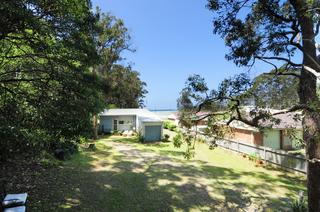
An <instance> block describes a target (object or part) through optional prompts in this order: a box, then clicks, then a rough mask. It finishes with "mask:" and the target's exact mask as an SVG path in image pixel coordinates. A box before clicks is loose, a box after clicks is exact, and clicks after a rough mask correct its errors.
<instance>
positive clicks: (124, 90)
mask: <svg viewBox="0 0 320 212" xmlns="http://www.w3.org/2000/svg"><path fill="white" fill-rule="evenodd" d="M102 79H103V81H104V92H105V98H106V102H108V103H109V104H112V105H116V107H118V108H137V107H141V106H143V105H144V104H143V98H144V97H145V94H147V90H146V89H145V87H146V83H145V82H143V81H141V79H140V74H139V72H137V71H134V70H132V69H131V67H130V66H127V67H124V66H122V65H114V66H112V68H111V70H109V71H108V70H105V73H103V76H102Z"/></svg>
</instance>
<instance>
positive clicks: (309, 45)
mask: <svg viewBox="0 0 320 212" xmlns="http://www.w3.org/2000/svg"><path fill="white" fill-rule="evenodd" d="M207 7H208V8H209V9H210V10H211V11H213V13H214V17H213V27H214V30H213V31H214V33H216V34H219V35H221V37H222V38H224V39H225V43H226V45H227V46H228V47H229V48H230V52H229V53H228V54H227V55H226V59H228V60H231V61H233V62H234V63H235V64H236V65H238V66H249V67H251V66H252V65H254V64H255V63H256V62H257V61H262V62H265V63H267V64H269V65H271V66H272V67H273V69H274V70H275V71H274V73H273V74H274V75H275V76H276V77H279V76H283V75H286V76H292V77H295V78H296V79H297V80H298V81H299V88H298V94H299V103H298V104H296V105H293V106H292V107H290V108H289V109H285V110H282V111H280V112H277V113H271V112H270V111H268V110H257V109H255V110H254V111H252V112H251V113H250V116H248V115H247V114H246V115H244V114H243V112H242V111H241V109H240V108H241V99H239V96H241V97H243V96H245V95H246V94H245V92H246V91H247V90H248V89H249V88H250V87H251V85H252V82H251V81H250V79H249V78H248V77H245V76H244V75H238V76H236V77H235V78H232V79H227V80H225V81H223V82H222V84H221V85H220V87H219V89H218V91H215V92H211V93H210V94H209V95H207V96H206V95H204V98H203V99H202V100H201V103H200V101H198V100H194V103H195V105H196V106H197V107H198V109H200V110H201V108H202V106H203V105H205V104H208V102H212V101H228V106H229V115H230V118H229V121H228V123H231V122H232V121H234V120H239V121H242V122H244V123H246V124H249V125H252V126H259V122H260V121H261V120H264V119H272V117H273V115H276V114H279V113H288V112H292V111H297V110H301V111H302V112H303V115H302V123H303V139H304V142H305V143H306V156H307V159H308V173H307V177H308V185H307V187H308V207H309V211H320V174H319V173H320V162H319V161H320V142H319V140H320V113H319V97H318V96H317V94H316V90H317V77H318V79H319V76H320V64H319V62H318V58H317V55H316V54H317V49H316V43H315V38H316V36H317V35H318V32H319V28H320V18H319V17H320V16H319V15H320V13H319V7H320V2H319V1H305V0H285V1H280V0H276V1H273V0H272V1H271V0H235V1H224V0H209V1H208V5H207ZM299 55H302V59H301V57H300V56H299ZM283 65H284V66H283ZM280 67H282V69H280ZM296 69H300V70H301V71H300V73H296V72H292V71H290V70H296ZM189 85H190V86H192V83H190V84H189ZM200 93H202V94H206V92H202V91H200ZM190 97H191V98H192V96H190ZM215 114H216V113H215V112H212V114H211V116H214V115H215Z"/></svg>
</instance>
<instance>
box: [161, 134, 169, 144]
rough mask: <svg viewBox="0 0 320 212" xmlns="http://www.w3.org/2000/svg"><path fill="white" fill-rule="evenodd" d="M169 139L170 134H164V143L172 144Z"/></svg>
mask: <svg viewBox="0 0 320 212" xmlns="http://www.w3.org/2000/svg"><path fill="white" fill-rule="evenodd" d="M169 138H170V136H169V135H168V134H164V138H163V139H162V142H170V140H169Z"/></svg>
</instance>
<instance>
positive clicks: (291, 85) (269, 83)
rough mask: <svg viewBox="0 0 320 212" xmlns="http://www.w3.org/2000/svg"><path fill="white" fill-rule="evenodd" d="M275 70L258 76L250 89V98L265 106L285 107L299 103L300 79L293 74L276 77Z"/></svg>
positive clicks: (260, 105) (258, 104)
mask: <svg viewBox="0 0 320 212" xmlns="http://www.w3.org/2000/svg"><path fill="white" fill-rule="evenodd" d="M292 71H293V70H292ZM275 72H276V71H275V70H273V71H271V72H270V74H268V75H266V74H262V75H259V76H258V77H256V78H255V79H254V80H253V85H252V87H251V88H250V89H249V91H248V93H250V94H249V98H252V99H253V100H254V101H255V104H256V105H257V106H259V107H263V108H266V107H267V108H274V109H285V108H290V107H291V106H292V105H295V104H298V102H299V96H298V84H299V80H298V79H297V78H296V77H293V76H277V77H275ZM282 72H283V73H285V72H286V71H285V70H283V71H282ZM297 73H298V71H297Z"/></svg>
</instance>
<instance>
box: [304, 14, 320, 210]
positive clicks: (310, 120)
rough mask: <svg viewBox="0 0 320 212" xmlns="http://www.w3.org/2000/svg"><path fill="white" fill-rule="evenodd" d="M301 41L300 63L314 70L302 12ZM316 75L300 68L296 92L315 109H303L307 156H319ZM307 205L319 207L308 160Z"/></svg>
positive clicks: (316, 180)
mask: <svg viewBox="0 0 320 212" xmlns="http://www.w3.org/2000/svg"><path fill="white" fill-rule="evenodd" d="M299 22H300V24H301V32H302V43H303V48H304V54H303V64H304V66H308V67H310V68H312V69H314V70H316V71H318V72H320V69H319V68H318V67H319V66H318V65H317V64H316V63H315V62H314V61H317V57H316V48H315V41H314V32H313V21H312V20H311V18H310V17H308V16H307V15H306V14H303V15H302V17H300V19H299ZM316 83H317V80H316V77H315V76H314V75H313V74H311V73H310V72H308V71H307V70H302V73H301V79H300V86H299V89H300V90H299V96H300V102H301V103H303V104H306V105H308V106H310V107H311V108H313V109H314V110H315V111H310V110H305V111H304V112H303V120H302V125H303V139H304V141H305V142H306V155H307V158H308V159H320V113H319V99H318V98H317V94H316V87H317V85H316ZM307 178H308V185H307V186H308V207H309V211H310V212H313V211H320V163H319V162H315V163H312V162H309V163H308V172H307Z"/></svg>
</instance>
